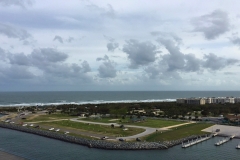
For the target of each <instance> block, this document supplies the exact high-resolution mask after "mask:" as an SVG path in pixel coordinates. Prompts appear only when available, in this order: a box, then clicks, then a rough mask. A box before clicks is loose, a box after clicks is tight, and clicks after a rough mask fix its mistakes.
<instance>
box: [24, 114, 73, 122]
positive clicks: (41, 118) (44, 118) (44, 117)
mask: <svg viewBox="0 0 240 160" xmlns="http://www.w3.org/2000/svg"><path fill="white" fill-rule="evenodd" d="M35 116H36V115H35V114H33V115H32V116H31V117H28V118H27V119H25V120H23V121H24V122H35V121H49V120H54V119H69V118H76V116H69V115H68V114H46V115H39V116H36V117H35Z"/></svg>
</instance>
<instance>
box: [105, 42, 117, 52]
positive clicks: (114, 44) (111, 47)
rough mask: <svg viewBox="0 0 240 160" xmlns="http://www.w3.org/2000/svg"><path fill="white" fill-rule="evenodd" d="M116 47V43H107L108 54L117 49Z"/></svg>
mask: <svg viewBox="0 0 240 160" xmlns="http://www.w3.org/2000/svg"><path fill="white" fill-rule="evenodd" d="M118 46H119V44H118V43H113V42H109V43H108V44H107V49H108V51H109V52H114V50H115V49H116V48H118Z"/></svg>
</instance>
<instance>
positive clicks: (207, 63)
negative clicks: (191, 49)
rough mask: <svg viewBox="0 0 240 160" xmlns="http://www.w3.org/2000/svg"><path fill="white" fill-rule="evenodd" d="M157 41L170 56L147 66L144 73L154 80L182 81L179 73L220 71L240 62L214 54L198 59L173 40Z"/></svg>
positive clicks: (165, 55)
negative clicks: (183, 51)
mask: <svg viewBox="0 0 240 160" xmlns="http://www.w3.org/2000/svg"><path fill="white" fill-rule="evenodd" d="M157 41H158V42H159V43H160V44H162V45H163V46H164V47H165V48H166V49H167V51H168V52H169V53H168V54H164V55H162V56H161V60H159V61H158V63H157V64H153V65H149V66H147V67H146V68H145V69H144V71H145V72H146V74H147V75H148V76H149V77H150V78H152V79H156V78H160V79H166V78H165V77H166V76H168V79H169V78H173V79H181V76H180V75H179V73H187V72H198V73H201V72H202V71H203V70H204V69H210V70H215V71H216V70H220V69H223V68H225V67H228V66H231V65H235V64H236V63H238V62H240V61H239V60H236V59H232V58H224V57H218V56H217V55H215V54H213V53H209V54H205V55H204V58H203V59H200V58H197V57H196V56H195V55H194V54H191V53H190V54H183V53H182V52H180V49H179V47H178V45H176V43H177V42H176V43H174V41H173V40H171V39H165V38H158V39H157Z"/></svg>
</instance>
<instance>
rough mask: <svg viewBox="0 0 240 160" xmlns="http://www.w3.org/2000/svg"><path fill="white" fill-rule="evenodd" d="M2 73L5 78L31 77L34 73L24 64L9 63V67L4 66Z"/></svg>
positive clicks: (33, 76)
mask: <svg viewBox="0 0 240 160" xmlns="http://www.w3.org/2000/svg"><path fill="white" fill-rule="evenodd" d="M2 74H4V76H5V77H6V78H7V79H14V80H15V79H18V80H19V79H32V78H35V75H34V74H33V73H31V72H30V71H29V70H28V68H27V67H26V66H19V65H11V66H10V67H9V68H4V70H2Z"/></svg>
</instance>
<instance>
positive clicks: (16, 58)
mask: <svg viewBox="0 0 240 160" xmlns="http://www.w3.org/2000/svg"><path fill="white" fill-rule="evenodd" d="M8 59H9V62H10V64H13V65H21V66H29V65H31V63H30V61H29V58H28V57H27V56H26V55H25V54H23V53H19V54H8Z"/></svg>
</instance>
